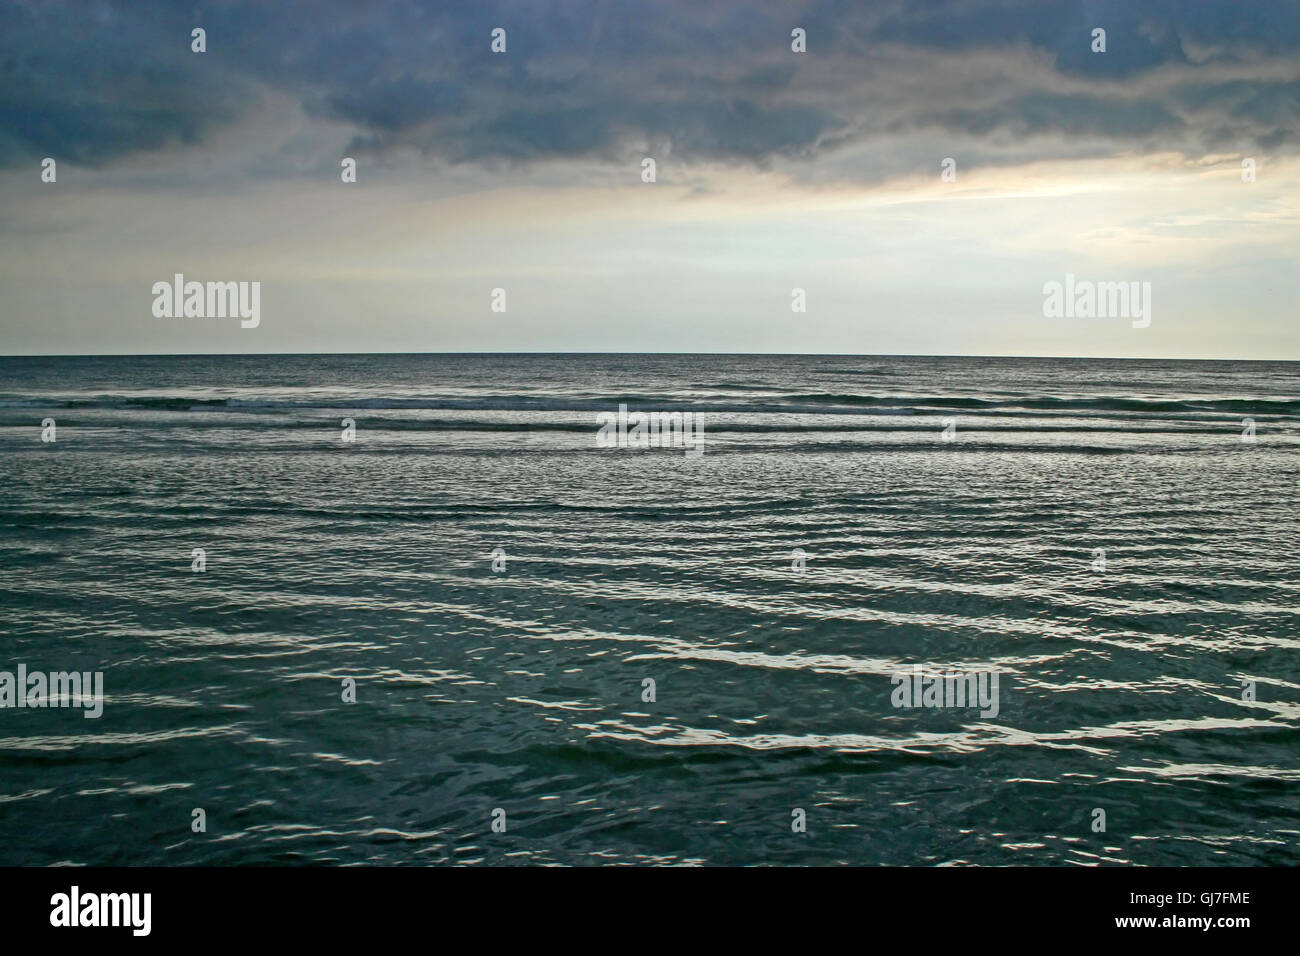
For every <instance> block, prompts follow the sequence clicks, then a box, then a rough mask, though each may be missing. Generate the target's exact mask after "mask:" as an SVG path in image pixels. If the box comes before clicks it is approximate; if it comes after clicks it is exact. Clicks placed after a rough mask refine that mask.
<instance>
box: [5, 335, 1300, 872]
mask: <svg viewBox="0 0 1300 956" xmlns="http://www.w3.org/2000/svg"><path fill="white" fill-rule="evenodd" d="M92 344H93V343H87V345H88V346H90V345H92ZM620 404H626V405H627V406H628V407H629V408H630V409H631V410H632V411H682V412H686V411H690V412H694V413H698V414H702V415H703V420H704V422H705V445H704V449H705V450H704V453H703V454H702V455H699V456H698V457H693V456H690V455H687V454H685V453H684V451H683V449H681V448H649V449H635V448H601V447H598V446H597V442H596V433H597V429H598V424H597V419H596V416H597V415H598V414H599V413H602V412H611V411H617V408H618V406H619V405H620ZM46 418H51V419H53V420H54V424H55V432H54V435H53V437H54V441H52V442H47V441H43V440H42V434H43V429H42V421H43V420H44V419H46ZM344 419H352V421H353V423H354V428H355V437H354V440H352V441H345V440H344V424H343V420H344ZM1245 419H1251V420H1253V422H1254V426H1255V433H1254V440H1253V441H1249V440H1243V437H1245V438H1249V437H1250V435H1249V426H1248V423H1247V424H1244V423H1243V420H1245ZM945 431H946V432H947V439H948V440H945ZM1298 479H1300V365H1297V364H1294V363H1280V362H1279V363H1245V362H1241V363H1238V362H1172V361H1101V360H1051V359H971V358H897V357H878V356H877V357H872V356H835V357H824V356H816V357H813V356H761V357H755V356H726V355H653V356H629V355H567V356H565V355H527V356H521V355H338V356H221V357H146V358H136V357H116V358H114V357H105V358H0V483H2V487H3V495H2V496H0V670H3V671H9V672H14V671H16V668H17V667H18V665H19V664H23V665H25V666H26V667H27V668H28V670H29V671H33V670H44V671H60V670H82V671H101V672H102V673H103V679H104V709H103V715H102V717H100V718H98V719H87V718H86V716H85V714H84V712H83V711H82V710H80V709H77V708H57V709H56V708H47V709H33V708H22V709H19V708H8V709H0V864H5V865H9V864H164V865H182V864H216V865H236V864H473V863H478V864H494V865H502V864H507V865H508V864H539V863H548V864H549V863H561V864H645V863H673V864H712V865H719V864H721V865H751V864H759V865H785V864H811V865H821V864H848V865H878V864H916V865H972V864H978V865H1094V864H1143V865H1154V864H1166V865H1168V864H1172V865H1181V864H1223V865H1252V864H1290V865H1296V864H1300V627H1298V626H1297V625H1298V624H1300V584H1298V582H1300V574H1298V571H1300V519H1298V518H1297V493H1298V492H1297V482H1298ZM195 549H202V550H203V551H204V554H205V565H204V569H203V570H202V571H196V570H193V569H192V568H193V566H194V560H195V559H194V557H193V553H194V550H195ZM497 549H500V550H499V551H498V550H497ZM1097 549H1104V558H1105V569H1104V570H1101V569H1100V565H1099V560H1098V559H1099V558H1100V557H1101V554H1100V553H1099V552H1098V550H1097ZM494 552H495V553H496V555H497V559H496V565H497V568H496V569H495V570H494V566H493V565H494V558H493V554H494ZM796 552H802V554H803V563H804V567H803V569H802V570H799V569H798V568H797V567H796V565H798V564H799V560H798V554H797V553H796ZM914 664H920V665H922V667H923V669H924V671H925V672H926V673H972V672H979V673H986V674H992V673H996V674H997V675H998V677H999V685H998V687H999V690H998V694H999V698H998V713H997V715H996V716H981V713H980V711H979V710H977V709H972V708H969V707H966V708H958V707H948V708H934V707H931V708H924V707H923V708H909V707H897V706H894V701H893V700H892V696H893V693H894V691H895V686H896V682H895V681H894V680H892V676H893V675H895V674H901V673H906V674H909V675H910V673H911V672H912V667H913V665H914ZM647 679H649V680H652V681H653V682H654V684H653V690H654V694H653V700H647V699H646V698H647V697H648V696H649V689H650V685H649V684H647V683H646V681H647ZM349 682H355V685H354V687H355V702H345V700H344V697H345V689H346V688H347V687H348V686H351V685H350V684H349ZM196 810H202V811H203V813H202V815H201V817H202V819H203V821H204V823H205V829H202V830H201V831H199V832H196V828H197V822H196V821H197V820H198V819H199V818H200V817H199V815H196V814H195V811H196ZM800 810H801V811H803V814H802V819H803V820H804V821H806V832H797V825H798V823H799V821H800V819H801V817H800V814H799V813H798V811H800ZM1098 810H1100V811H1104V824H1105V828H1104V830H1100V829H1098V823H1099V822H1100V821H1101V819H1102V818H1101V817H1100V816H1098V814H1097V811H1098ZM494 822H496V823H497V830H496V831H494V827H493V824H494ZM502 823H504V832H497V831H499V830H500V826H501V824H502Z"/></svg>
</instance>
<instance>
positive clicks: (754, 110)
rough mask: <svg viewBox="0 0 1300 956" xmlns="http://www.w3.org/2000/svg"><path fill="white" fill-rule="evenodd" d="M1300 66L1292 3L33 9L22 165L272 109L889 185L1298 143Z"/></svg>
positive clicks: (485, 143)
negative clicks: (801, 34)
mask: <svg viewBox="0 0 1300 956" xmlns="http://www.w3.org/2000/svg"><path fill="white" fill-rule="evenodd" d="M194 27H202V28H203V29H204V30H206V31H207V52H206V53H204V54H202V55H199V54H195V53H192V52H191V51H190V31H191V29H192V28H194ZM495 27H502V28H504V29H505V30H506V31H507V36H508V52H507V54H506V55H503V56H502V55H494V54H492V53H491V52H490V50H489V39H490V32H491V30H492V29H493V28H495ZM795 27H802V28H804V29H805V30H806V31H807V43H808V52H807V53H803V54H796V53H793V52H791V49H790V31H791V30H792V29H793V28H795ZM1098 27H1099V28H1103V29H1105V30H1106V38H1107V49H1106V52H1105V53H1094V52H1092V50H1091V32H1092V30H1093V29H1094V28H1098ZM1298 51H1300V5H1297V4H1295V3H1290V2H1253V3H1250V4H1238V3H1226V2H1225V3H1196V4H1190V3H1175V2H1149V3H1141V4H1135V3H1133V2H1131V0H1120V2H1085V3H1079V2H1074V3H1054V2H1042V0H1023V2H1006V3H997V4H988V3H980V4H975V3H967V2H950V3H925V4H903V3H882V4H862V3H852V2H841V3H833V2H809V3H803V4H793V3H749V2H745V3H741V2H731V3H686V2H683V3H670V2H657V3H635V2H633V3H627V2H599V0H584V2H572V3H557V4H539V3H522V2H521V3H511V2H492V3H475V4H449V3H414V2H404V3H388V4H376V5H367V6H365V7H364V8H362V7H360V6H358V5H356V4H354V3H345V2H286V3H277V4H274V5H269V4H262V3H244V2H229V3H199V4H193V5H191V4H179V3H178V4H160V3H152V4H150V3H94V4H88V3H67V4H61V3H47V2H42V3H12V2H10V3H3V4H0V77H2V78H3V82H2V83H0V164H3V165H6V166H14V165H17V164H20V163H28V162H31V161H32V160H33V158H39V157H43V156H54V157H57V158H59V159H60V160H61V161H67V162H71V163H73V164H80V165H85V166H92V167H105V166H112V165H114V164H122V163H129V162H130V161H131V160H132V159H133V158H135V157H139V156H142V155H147V154H149V153H151V152H155V151H158V150H162V149H165V148H169V147H173V146H178V145H179V146H185V145H194V144H204V145H211V144H212V143H213V142H215V141H218V140H219V137H220V136H221V134H222V131H223V130H224V129H226V128H228V127H230V126H231V125H232V124H235V123H237V122H239V121H240V120H241V119H243V118H245V117H247V116H248V115H249V114H250V113H252V112H253V111H254V110H256V109H257V107H258V105H259V103H262V102H264V101H266V100H267V99H268V98H271V97H280V98H287V99H288V100H290V101H292V102H295V103H297V104H298V105H299V107H300V109H301V111H302V112H303V114H305V115H306V116H307V117H310V118H312V119H314V120H317V121H319V122H320V123H322V124H341V125H342V126H343V127H345V128H347V129H350V130H351V133H350V137H349V140H348V142H347V143H346V144H345V145H346V148H347V149H348V150H350V151H351V152H352V153H355V154H360V155H366V154H384V153H393V152H395V151H409V152H413V153H414V154H415V155H418V156H424V157H428V158H430V159H437V160H441V161H445V162H448V163H463V164H479V165H486V166H491V165H493V164H500V163H508V164H530V163H535V162H542V161H563V160H581V161H584V162H592V161H594V162H598V163H603V162H608V163H621V162H623V161H624V160H626V159H627V157H629V156H632V155H635V154H637V153H638V151H640V152H644V151H645V150H648V149H654V150H656V151H658V153H659V154H661V155H665V156H671V157H672V158H673V159H674V161H676V162H680V163H684V164H690V163H693V162H708V163H722V164H739V165H745V166H751V167H757V168H763V167H766V166H769V165H771V164H773V163H780V164H781V165H782V168H783V169H784V170H786V171H788V172H789V173H790V174H791V175H793V176H795V177H801V176H807V177H810V178H811V177H815V176H816V175H817V172H816V167H817V165H818V163H819V161H821V160H824V159H827V158H828V157H831V158H832V159H833V157H834V154H836V153H837V152H838V151H842V150H845V149H852V148H854V147H857V148H858V149H860V150H861V149H865V150H868V151H870V152H871V153H872V154H873V155H876V156H878V157H879V156H890V155H891V154H893V155H895V156H896V157H897V158H896V159H894V160H889V159H885V160H881V161H877V162H875V163H873V164H870V165H856V166H855V165H852V164H840V165H839V166H838V167H837V168H839V169H841V170H842V171H843V172H844V175H847V176H849V177H851V178H860V179H864V180H867V179H880V178H883V177H887V176H889V175H891V174H893V173H896V172H900V171H903V170H906V169H907V168H908V166H909V164H911V163H913V162H914V159H913V156H912V153H913V152H914V151H915V143H916V141H917V137H921V138H923V139H924V141H925V143H926V149H929V148H930V144H934V147H933V148H934V149H944V148H945V146H947V150H946V151H947V152H956V151H957V150H958V149H959V148H960V149H964V150H965V151H966V152H967V154H978V155H979V156H980V157H982V159H983V161H984V162H986V163H989V164H1007V163H1015V162H1020V161H1025V160H1028V159H1043V158H1052V157H1058V158H1062V159H1069V158H1078V157H1095V156H1098V155H1107V154H1116V155H1117V154H1127V153H1133V152H1151V151H1155V152H1174V153H1182V154H1183V155H1184V156H1186V157H1188V158H1189V159H1193V160H1194V159H1197V158H1199V157H1202V156H1206V155H1210V154H1221V153H1239V152H1242V151H1246V150H1250V151H1259V150H1272V151H1279V152H1286V153H1294V152H1295V150H1296V149H1297V140H1296V134H1295V129H1296V126H1297V120H1298V119H1300V57H1297V55H1296V54H1297V52H1298ZM891 143H897V145H898V148H897V149H896V150H891V149H890V148H889V146H890V144H891ZM927 155H928V154H927ZM941 155H942V154H941Z"/></svg>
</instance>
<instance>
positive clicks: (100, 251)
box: [0, 0, 1300, 358]
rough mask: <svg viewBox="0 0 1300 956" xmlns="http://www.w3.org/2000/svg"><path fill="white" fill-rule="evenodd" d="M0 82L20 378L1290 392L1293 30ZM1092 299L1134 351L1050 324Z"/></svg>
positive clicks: (90, 65)
mask: <svg viewBox="0 0 1300 956" xmlns="http://www.w3.org/2000/svg"><path fill="white" fill-rule="evenodd" d="M194 27H202V28H203V29H205V30H206V32H207V52H206V53H201V54H198V53H193V52H191V50H190V31H191V29H193V28H194ZM494 27H503V28H505V29H506V30H507V36H508V50H507V52H506V53H505V54H500V55H494V54H493V53H491V52H490V50H489V42H490V32H491V30H492V29H493V28H494ZM794 27H800V28H803V29H805V30H806V31H807V48H808V52H807V53H803V54H796V53H793V52H792V51H791V49H790V31H791V29H792V28H794ZM1096 27H1102V28H1104V29H1105V30H1106V44H1107V49H1106V52H1105V53H1104V54H1098V53H1094V52H1093V51H1092V50H1091V49H1090V44H1091V31H1092V30H1093V29H1094V28H1096ZM0 79H2V81H0V206H3V207H4V208H6V209H7V210H8V213H7V214H6V215H5V216H4V220H5V221H4V222H2V223H0V251H3V252H4V265H3V267H0V268H3V270H4V271H3V281H4V289H3V291H0V337H2V338H0V352H29V351H48V352H79V351H101V350H102V351H125V352H130V351H148V352H167V351H188V350H199V351H265V350H281V349H287V350H294V351H298V350H301V351H316V350H324V351H333V350H340V349H365V348H368V347H370V348H395V349H412V350H426V349H432V350H439V349H444V348H445V349H484V350H488V349H506V350H515V349H519V350H524V349H529V348H541V349H553V350H569V349H573V350H600V349H629V350H637V349H658V350H672V351H692V350H695V349H696V348H700V349H716V348H722V349H727V350H736V351H747V350H751V349H753V350H779V351H802V350H804V349H805V348H813V349H815V350H829V351H851V352H908V351H919V352H939V353H942V352H947V351H961V352H978V353H984V354H992V353H1006V352H1012V351H1021V350H1028V351H1029V352H1031V353H1039V354H1116V355H1171V356H1180V355H1201V356H1224V357H1231V356H1241V357H1249V356H1253V357H1289V358H1300V336H1297V333H1296V332H1295V330H1294V325H1295V323H1294V322H1293V321H1291V320H1290V313H1291V311H1293V310H1292V309H1290V308H1289V307H1288V305H1287V303H1288V301H1291V302H1293V301H1294V294H1295V291H1296V280H1295V277H1294V276H1295V271H1296V270H1295V262H1294V258H1295V256H1294V254H1295V250H1296V248H1297V247H1298V244H1300V243H1298V241H1300V227H1298V225H1297V218H1296V195H1297V176H1296V170H1297V162H1296V160H1297V152H1300V135H1298V134H1297V130H1298V129H1300V124H1298V122H1297V121H1298V120H1300V4H1298V3H1295V2H1290V0H1287V2H1266V0H1249V2H1235V0H1206V2H1187V0H1178V2H1175V0H1168V2H1162V0H1122V2H1069V3H1054V2H1043V0H1025V2H1006V3H989V2H979V3H977V2H952V3H933V2H925V3H919V2H918V3H899V2H883V3H865V2H864V3H851V2H839V3H832V2H809V3H754V2H743V3H742V2H730V3H708V2H682V3H670V2H655V3H635V2H604V3H603V2H594V0H591V2H579V3H388V4H358V3H354V2H321V0H311V2H307V0H304V2H279V3H274V4H268V3H236V2H231V3H199V4H190V3H174V4H162V3H83V2H78V3H68V4H61V3H0ZM343 156H351V157H355V158H356V159H357V160H358V167H359V176H358V183H356V184H355V185H344V184H342V183H341V182H340V181H339V161H340V158H341V157H343ZM646 156H650V157H654V158H655V159H656V161H657V162H658V164H659V182H658V183H655V184H653V185H649V184H644V183H642V182H641V181H640V163H641V159H642V158H643V157H646ZM44 157H52V158H55V159H56V160H57V162H58V164H59V178H58V182H57V183H56V184H46V183H42V182H41V181H40V178H39V174H40V163H41V160H42V159H43V158H44ZM944 157H955V158H957V161H958V169H959V177H958V182H957V183H955V184H944V185H943V187H941V186H940V184H939V182H938V174H939V163H940V160H941V159H942V158H944ZM1244 157H1250V158H1253V159H1254V160H1255V161H1256V162H1257V163H1258V167H1259V181H1258V182H1256V183H1253V184H1249V185H1247V184H1243V183H1242V182H1241V179H1240V176H1239V172H1240V161H1241V159H1242V158H1244ZM349 190H350V191H351V192H348V191H349ZM647 191H652V192H651V193H650V194H649V195H647ZM774 269H776V270H778V272H779V274H774V271H773V270H774ZM173 270H174V271H184V272H186V273H187V274H189V275H193V276H194V277H195V278H199V279H205V278H211V279H232V280H238V279H258V280H260V281H262V282H263V286H264V288H265V292H264V296H265V301H266V303H267V304H266V306H265V308H266V310H267V311H266V321H265V324H264V326H263V327H262V328H261V329H259V330H257V334H256V335H254V334H252V333H251V332H249V331H243V332H242V334H241V331H240V330H239V328H238V326H236V327H235V328H234V329H231V328H228V327H224V326H222V327H218V326H212V325H208V326H204V325H202V324H197V325H196V324H194V323H191V324H190V325H189V326H183V325H177V324H172V325H166V324H160V323H159V320H157V319H155V318H153V317H152V316H151V315H150V313H149V309H148V306H149V301H150V299H149V296H148V294H147V292H148V287H149V285H150V284H151V283H152V282H153V281H155V280H157V279H162V278H168V277H169V276H170V275H171V273H172V271H173ZM1089 270H1091V271H1092V273H1095V277H1096V278H1099V279H1116V280H1118V279H1130V278H1132V279H1146V280H1151V281H1155V282H1157V288H1158V289H1159V293H1158V294H1159V296H1160V299H1159V303H1160V304H1158V305H1157V308H1159V309H1161V311H1160V313H1158V315H1157V319H1156V322H1154V323H1153V325H1152V328H1151V329H1150V330H1145V331H1147V332H1148V333H1149V334H1147V335H1145V336H1143V337H1138V336H1136V335H1135V334H1134V330H1131V329H1125V328H1123V327H1120V326H1115V327H1113V328H1111V327H1108V328H1106V329H1105V330H1103V331H1102V332H1100V333H1099V332H1098V330H1097V329H1078V328H1070V327H1051V328H1049V327H1047V326H1046V325H1045V324H1044V323H1045V322H1046V321H1047V320H1045V319H1043V318H1042V316H1041V312H1039V313H1038V314H1037V315H1035V314H1034V313H1035V310H1037V309H1038V308H1039V306H1040V305H1041V287H1042V284H1043V283H1044V282H1045V281H1049V280H1051V279H1059V278H1061V277H1062V275H1063V274H1064V273H1066V272H1076V273H1080V274H1082V273H1084V272H1088V271H1089ZM1117 270H1118V273H1117ZM218 272H219V273H220V274H216V273H218ZM1130 273H1132V274H1130ZM277 283H278V286H277ZM793 286H800V287H806V288H808V292H809V301H810V309H809V313H808V315H807V316H806V318H801V319H800V322H799V325H800V326H801V330H800V331H799V333H798V334H797V335H795V334H793V333H792V332H791V329H790V325H791V322H790V313H789V297H790V289H791V287H793ZM142 287H143V291H141V290H142ZM327 287H328V289H329V291H328V292H327V291H326V288H327ZM493 287H505V288H507V289H509V290H510V292H511V296H512V302H511V307H510V311H509V312H508V313H507V316H510V317H520V318H516V319H515V321H517V322H520V323H523V322H524V321H525V320H524V319H523V318H522V317H521V316H524V315H527V316H528V320H527V324H526V326H524V325H517V326H510V325H507V324H505V322H506V320H505V317H501V316H497V317H496V319H494V321H496V322H497V325H496V326H495V327H494V328H493V330H492V332H491V334H489V333H488V332H487V331H485V329H484V326H483V321H484V315H483V313H484V312H485V311H486V309H487V301H488V299H487V295H488V290H489V289H490V288H493ZM1161 304H1163V307H1162V305H1161ZM1225 311H1228V312H1232V311H1235V312H1236V313H1237V314H1235V315H1224V312H1225ZM360 312H364V313H365V316H366V319H365V321H366V322H367V323H368V328H367V329H366V331H365V333H364V334H363V333H362V332H361V331H360V330H359V329H357V327H356V326H357V324H358V323H359V322H360V321H361V320H360V319H359V317H358V313H360ZM87 323H89V324H90V327H91V328H93V330H94V332H93V334H92V335H91V336H90V337H89V340H88V337H87V335H86V332H87V328H88V326H87ZM1179 323H1181V325H1180V324H1179ZM1026 336H1028V338H1026ZM92 343H94V344H97V345H98V347H97V348H90V347H89V346H90V345H91V344H92ZM1279 352H1280V353H1281V354H1279Z"/></svg>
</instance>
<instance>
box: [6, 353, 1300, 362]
mask: <svg viewBox="0 0 1300 956" xmlns="http://www.w3.org/2000/svg"><path fill="white" fill-rule="evenodd" d="M332 355H423V356H434V355H437V356H450V355H467V356H468V355H475V356H478V355H483V356H487V355H495V356H527V355H535V356H557V355H563V356H579V355H593V356H594V355H612V356H636V355H643V356H650V355H662V356H696V355H700V356H703V355H712V356H728V357H737V358H739V357H745V358H758V357H769V358H872V359H891V358H893V359H908V358H928V359H944V358H951V359H1027V360H1038V361H1043V360H1053V361H1071V362H1257V363H1271V364H1277V363H1287V364H1295V363H1300V359H1284V358H1206V357H1180V358H1173V357H1169V356H1136V355H1129V356H1110V355H982V354H981V355H974V354H953V353H937V352H930V353H926V352H722V351H716V352H710V351H700V352H668V351H627V352H598V351H589V352H586V351H584V352H579V351H529V352H507V351H488V352H484V351H470V350H462V351H443V352H438V351H430V352H424V351H414V350H410V351H398V350H392V351H378V352H368V351H356V352H348V351H332V352H18V353H0V359H29V358H34V359H55V358H258V357H281V358H287V357H293V358H299V357H323V356H332Z"/></svg>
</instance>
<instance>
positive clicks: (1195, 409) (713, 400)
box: [0, 383, 1300, 416]
mask: <svg viewBox="0 0 1300 956" xmlns="http://www.w3.org/2000/svg"><path fill="white" fill-rule="evenodd" d="M710 388H714V389H717V390H719V391H727V390H732V389H734V390H736V391H741V390H744V391H746V392H748V393H749V394H750V396H751V397H750V399H749V400H748V401H731V400H721V401H720V400H719V399H718V398H717V397H715V396H710V395H707V394H701V395H699V396H673V397H665V396H656V395H641V394H608V395H564V394H550V395H543V396H538V395H521V394H502V395H485V396H481V397H475V398H462V397H455V396H426V397H411V398H399V397H369V396H362V395H355V396H337V397H328V398H325V397H316V396H311V397H303V398H301V399H292V398H269V397H268V398H256V397H249V398H237V397H229V398H200V397H188V396H182V395H97V396H93V397H84V398H83V397H79V398H68V397H63V396H50V397H41V396H36V395H32V396H21V397H6V398H4V399H0V408H13V409H19V408H24V409H25V408H35V409H57V410H73V411H75V410H93V409H102V410H127V411H131V410H138V411H163V412H167V411H176V412H191V411H212V412H220V411H230V412H248V413H256V412H268V413H274V412H292V411H309V410H312V409H319V410H321V411H333V410H348V409H369V410H376V411H383V410H392V411H399V410H405V411H502V412H510V411H522V412H527V411H539V412H588V411H610V410H614V409H616V408H617V407H618V406H619V405H627V406H628V408H629V410H630V411H682V412H688V411H695V412H719V413H725V412H730V413H786V414H798V413H801V412H805V413H813V414H833V413H837V412H838V413H841V414H844V413H849V414H870V413H871V412H873V411H874V412H878V413H881V414H896V415H906V414H924V413H927V412H935V411H945V410H953V411H966V412H976V413H979V412H1009V413H1023V412H1026V411H1039V412H1053V413H1068V412H1133V413H1138V414H1153V413H1162V412H1163V413H1183V414H1189V413H1190V414H1193V415H1195V414H1206V413H1217V414H1225V415H1226V414H1247V415H1262V416H1267V415H1282V416H1286V415H1300V399H1298V398H1272V399H1264V398H1229V397H1216V398H1190V397H1189V398H1140V397H1133V396H1096V397H1086V398H1084V397H1060V396H1029V395H1026V396H999V397H974V396H959V395H863V394H857V393H851V392H809V393H791V392H785V391H780V392H773V393H771V394H765V392H766V391H767V390H765V389H760V388H745V387H742V386H739V385H735V386H733V385H728V384H726V383H721V384H719V385H712V386H710Z"/></svg>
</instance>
